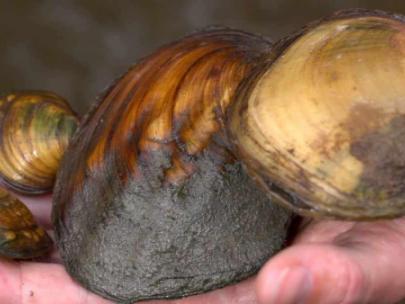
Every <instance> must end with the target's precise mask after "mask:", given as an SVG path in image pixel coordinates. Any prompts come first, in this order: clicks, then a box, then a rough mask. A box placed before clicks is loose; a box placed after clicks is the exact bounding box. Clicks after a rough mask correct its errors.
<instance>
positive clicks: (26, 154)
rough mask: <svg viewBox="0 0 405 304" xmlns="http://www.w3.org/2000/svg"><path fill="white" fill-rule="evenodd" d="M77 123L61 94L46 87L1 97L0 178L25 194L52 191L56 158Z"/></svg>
mask: <svg viewBox="0 0 405 304" xmlns="http://www.w3.org/2000/svg"><path fill="white" fill-rule="evenodd" d="M77 126H78V118H77V116H76V114H75V113H74V112H73V111H72V109H71V108H70V106H69V104H68V103H67V102H66V101H65V100H64V99H63V98H62V97H60V96H58V95H56V94H54V93H51V92H46V91H18V92H10V93H8V94H5V95H3V96H1V97H0V179H1V180H2V182H3V183H4V184H5V185H6V186H7V187H9V188H11V189H12V190H14V191H17V192H19V193H24V194H40V193H45V192H49V191H51V189H52V187H53V184H54V181H55V176H56V171H57V169H58V168H59V162H60V159H61V158H62V155H63V154H64V152H65V150H66V147H67V145H68V143H69V140H70V138H71V137H72V135H73V134H74V132H75V130H76V128H77Z"/></svg>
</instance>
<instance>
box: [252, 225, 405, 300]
mask: <svg viewBox="0 0 405 304" xmlns="http://www.w3.org/2000/svg"><path fill="white" fill-rule="evenodd" d="M403 226H404V223H403V220H402V222H401V221H397V222H395V221H385V222H380V223H378V224H375V223H367V224H365V223H361V224H358V225H357V224H356V225H355V226H353V227H352V229H349V230H347V231H346V232H345V233H343V234H341V235H340V236H339V237H337V238H336V239H335V240H334V243H332V244H327V243H324V244H321V243H313V244H309V245H305V244H298V245H294V246H292V247H290V248H288V249H286V250H285V251H284V252H282V253H280V254H279V255H277V256H276V257H275V258H274V259H272V260H270V261H269V262H268V263H267V264H266V265H265V266H264V267H263V269H262V271H261V272H260V274H259V276H258V280H257V285H256V288H257V295H258V301H259V303H266V304H271V303H286V304H288V303H325V304H328V303H381V304H383V303H395V302H397V301H399V300H400V299H401V298H403V297H405V263H403V252H405V244H404V243H405V237H404V234H403V231H404V227H403ZM298 301H301V302H298Z"/></svg>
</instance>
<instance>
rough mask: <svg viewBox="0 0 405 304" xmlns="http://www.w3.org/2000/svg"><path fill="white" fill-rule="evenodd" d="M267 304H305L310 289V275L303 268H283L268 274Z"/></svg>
mask: <svg viewBox="0 0 405 304" xmlns="http://www.w3.org/2000/svg"><path fill="white" fill-rule="evenodd" d="M269 279H270V282H269V283H270V284H271V286H270V290H269V298H268V299H269V302H268V303H269V304H273V303H277V304H279V303H283V304H304V303H307V300H308V298H309V295H310V293H311V289H312V275H311V273H310V272H309V270H308V269H306V268H304V267H293V268H285V269H284V270H281V271H278V272H277V273H274V274H269Z"/></svg>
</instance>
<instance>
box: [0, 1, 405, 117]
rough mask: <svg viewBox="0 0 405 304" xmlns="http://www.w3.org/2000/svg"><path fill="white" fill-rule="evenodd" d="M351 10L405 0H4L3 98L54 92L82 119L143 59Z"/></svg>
mask: <svg viewBox="0 0 405 304" xmlns="http://www.w3.org/2000/svg"><path fill="white" fill-rule="evenodd" d="M350 7H363V8H378V9H384V10H388V11H394V12H398V13H405V1H381V0H362V1H360V0H358V1H355V0H351V1H350V0H346V1H338V0H333V1H332V0H331V1H314V0H301V1H298V0H245V1H242V0H211V1H209V0H192V1H191V0H189V1H186V0H171V1H169V0H167V1H163V0H161V1H159V0H137V1H134V0H125V1H124V0H119V1H117V0H116V1H95V0H82V1H74V0H71V1H53V0H42V1H40V0H36V1H34V0H32V1H29V0H25V1H23V0H13V1H8V0H0V41H1V47H0V92H4V91H9V90H13V89H47V90H52V91H55V92H57V93H59V94H60V95H62V96H64V97H65V98H67V99H68V100H70V101H71V102H72V103H73V105H74V108H75V109H76V110H77V111H79V112H81V113H83V112H85V111H86V109H87V108H88V107H89V105H90V104H91V103H92V102H93V101H94V99H95V96H97V94H98V93H99V92H101V91H102V90H103V89H104V88H105V87H106V86H107V85H108V84H109V83H110V82H111V81H112V80H113V79H114V78H116V77H117V76H118V75H119V74H121V73H122V72H123V71H125V70H126V69H127V67H128V66H129V65H131V64H133V63H134V62H135V61H136V60H137V59H138V58H140V57H141V56H145V55H146V54H148V53H150V52H152V51H153V50H154V49H155V48H157V47H158V46H160V45H162V44H164V43H167V42H169V41H171V40H173V39H176V38H179V37H181V36H184V35H185V34H188V33H190V32H192V31H195V30H197V29H201V28H204V27H207V26H209V25H225V26H230V27H234V28H239V29H244V30H246V31H251V32H256V33H261V34H264V35H266V36H268V37H270V38H273V39H277V38H279V37H282V36H284V35H286V34H288V33H289V32H291V31H293V30H294V29H296V28H298V27H300V26H302V25H304V24H305V23H306V22H308V21H311V20H314V19H316V18H319V17H322V16H325V15H328V14H330V13H332V12H333V11H336V10H340V9H343V8H350Z"/></svg>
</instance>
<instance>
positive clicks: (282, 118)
mask: <svg viewBox="0 0 405 304" xmlns="http://www.w3.org/2000/svg"><path fill="white" fill-rule="evenodd" d="M274 52H276V53H278V54H279V56H276V57H275V59H274V60H270V63H269V64H268V65H267V66H266V67H265V68H264V69H263V70H262V72H261V73H260V75H254V76H253V77H250V78H249V79H248V80H247V83H245V84H244V88H243V90H241V94H239V95H238V96H237V100H236V102H235V103H234V104H233V109H232V111H231V112H232V113H231V114H230V115H229V117H230V118H229V124H228V126H229V130H230V136H231V137H232V139H233V142H234V145H235V146H236V147H237V150H238V153H239V157H240V158H241V159H243V160H244V163H245V164H246V166H247V167H248V170H249V172H250V174H251V175H253V176H254V177H255V178H256V180H258V181H259V182H260V184H261V185H262V186H263V188H264V189H266V190H267V192H268V193H270V195H271V196H272V197H273V198H274V199H276V200H278V201H279V202H281V203H282V204H284V205H286V206H288V207H291V208H292V209H293V210H294V211H296V212H298V213H300V214H302V215H310V216H311V215H313V216H316V215H318V216H322V215H323V216H330V217H336V218H343V219H358V220H361V219H377V218H390V217H396V216H400V215H403V214H404V213H405V182H404V180H405V158H404V157H403V155H404V153H403V152H405V144H404V141H403V140H402V138H403V136H404V135H405V97H404V96H405V17H403V16H399V15H392V14H388V13H384V12H380V11H372V12H370V11H364V10H354V11H353V10H350V11H346V12H342V13H339V14H336V15H333V16H332V17H330V18H328V19H326V20H322V21H319V22H317V23H315V24H312V25H310V26H309V27H306V28H304V29H302V30H301V31H299V32H298V33H296V34H294V35H292V36H291V37H288V38H286V39H284V40H282V41H280V42H279V43H278V44H277V45H276V46H275V47H274Z"/></svg>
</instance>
